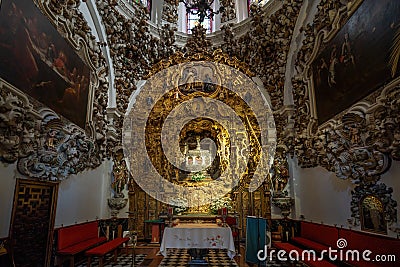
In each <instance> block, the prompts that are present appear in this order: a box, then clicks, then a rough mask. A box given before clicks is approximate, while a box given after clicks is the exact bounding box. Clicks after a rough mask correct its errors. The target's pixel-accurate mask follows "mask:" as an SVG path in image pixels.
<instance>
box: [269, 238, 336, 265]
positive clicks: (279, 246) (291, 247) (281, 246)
mask: <svg viewBox="0 0 400 267" xmlns="http://www.w3.org/2000/svg"><path fill="white" fill-rule="evenodd" d="M273 247H275V248H276V249H279V250H284V251H286V255H285V258H287V259H288V260H289V253H293V252H292V251H297V253H298V255H299V257H300V260H301V262H304V263H305V264H307V265H308V266H311V267H336V265H335V264H333V263H330V262H329V261H327V260H313V259H312V257H310V259H308V256H307V255H308V254H306V255H305V257H304V259H301V255H302V253H303V251H304V250H303V249H301V248H299V247H297V246H295V245H292V244H290V243H284V242H282V243H278V242H277V243H274V245H273ZM292 256H295V255H293V254H292ZM296 256H297V255H296ZM315 259H318V255H316V257H315Z"/></svg>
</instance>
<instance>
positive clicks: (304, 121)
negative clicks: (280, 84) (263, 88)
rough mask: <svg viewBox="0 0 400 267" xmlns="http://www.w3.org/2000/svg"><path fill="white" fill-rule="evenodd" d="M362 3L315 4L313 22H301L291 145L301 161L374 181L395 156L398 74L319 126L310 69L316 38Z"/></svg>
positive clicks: (329, 33) (330, 32) (329, 34)
mask: <svg viewBox="0 0 400 267" xmlns="http://www.w3.org/2000/svg"><path fill="white" fill-rule="evenodd" d="M361 3H362V1H361V0H357V1H352V2H348V3H347V5H345V4H340V3H339V4H338V5H337V6H334V7H332V6H321V5H319V6H318V10H319V12H318V13H317V14H316V16H315V17H314V21H313V24H308V25H307V26H306V27H304V28H303V31H304V32H305V40H304V41H303V46H302V47H301V49H300V51H299V53H298V56H297V60H296V70H297V72H298V75H296V76H295V77H293V79H292V83H293V94H294V101H295V115H296V117H295V133H296V138H295V140H294V148H295V153H296V154H297V156H298V159H299V165H300V166H301V167H315V166H318V165H319V166H322V167H324V168H326V169H327V170H328V171H332V172H335V173H336V175H337V177H339V178H342V179H348V178H350V179H351V180H352V181H353V182H355V183H360V182H361V183H368V184H370V183H372V184H374V183H376V182H377V181H378V180H379V179H380V175H381V174H383V173H385V172H386V171H387V170H388V169H389V168H390V165H391V160H392V159H393V160H399V159H400V157H399V155H400V151H399V150H400V146H399V143H400V142H399V140H400V128H399V122H400V113H399V108H398V102H399V100H398V99H399V97H400V86H399V83H400V79H396V80H393V81H392V82H391V83H390V84H388V85H386V86H385V87H383V88H380V89H378V90H377V91H375V92H374V93H372V94H370V95H369V96H367V97H366V98H364V99H363V100H361V101H359V102H358V103H356V104H354V105H353V106H352V107H350V108H348V109H346V110H344V111H343V112H341V113H340V114H338V115H336V116H334V117H333V118H332V119H330V120H329V121H328V122H326V123H324V124H323V125H321V126H319V127H318V126H317V124H316V112H315V98H314V96H313V95H314V93H313V90H314V89H313V84H312V81H311V78H310V71H309V70H310V64H311V62H312V61H313V59H314V58H315V57H316V54H317V52H318V49H319V47H320V46H321V44H322V43H326V42H328V41H329V40H331V39H332V38H333V37H334V36H335V34H336V33H337V32H338V31H339V30H340V28H341V26H342V25H344V23H345V22H346V21H347V19H348V18H349V17H350V15H351V14H353V13H354V12H355V10H357V8H358V7H359V6H360V5H361ZM325 5H326V4H325ZM317 30H318V31H317Z"/></svg>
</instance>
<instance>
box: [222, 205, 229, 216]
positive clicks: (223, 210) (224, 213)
mask: <svg viewBox="0 0 400 267" xmlns="http://www.w3.org/2000/svg"><path fill="white" fill-rule="evenodd" d="M227 214H228V209H227V208H226V207H224V208H222V215H227Z"/></svg>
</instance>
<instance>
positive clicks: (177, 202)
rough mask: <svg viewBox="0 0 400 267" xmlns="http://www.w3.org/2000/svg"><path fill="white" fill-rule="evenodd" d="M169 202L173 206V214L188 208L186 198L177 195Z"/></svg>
mask: <svg viewBox="0 0 400 267" xmlns="http://www.w3.org/2000/svg"><path fill="white" fill-rule="evenodd" d="M170 204H171V206H173V207H174V214H179V213H182V212H185V211H187V210H188V203H187V200H186V199H183V198H180V197H177V198H175V199H172V200H171V201H170Z"/></svg>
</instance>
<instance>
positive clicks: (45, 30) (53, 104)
mask: <svg viewBox="0 0 400 267" xmlns="http://www.w3.org/2000/svg"><path fill="white" fill-rule="evenodd" d="M0 78H2V79H4V80H5V81H7V82H8V83H10V84H12V85H14V86H15V87H16V88H18V89H19V90H21V91H23V92H24V93H26V94H28V95H29V96H31V97H32V98H34V99H36V100H38V101H39V102H41V103H42V104H44V105H45V106H47V107H49V108H51V109H52V110H54V111H55V112H57V113H58V114H60V115H62V116H64V117H65V118H67V119H68V120H70V121H71V122H73V123H75V124H76V125H78V126H79V127H81V128H83V129H84V128H85V124H86V117H87V108H88V93H89V85H90V69H89V67H88V66H87V65H86V64H85V63H84V62H83V60H82V59H81V58H80V57H79V56H78V54H77V53H76V52H75V50H74V49H73V48H72V46H70V44H68V43H67V41H66V40H65V39H64V38H63V37H62V36H61V35H60V33H59V32H58V31H57V30H56V29H55V27H54V26H53V25H52V24H51V23H50V21H49V20H48V18H47V17H46V16H45V15H43V14H42V13H41V11H40V10H39V8H38V7H37V6H36V5H35V4H34V2H33V1H32V0H2V1H1V6H0Z"/></svg>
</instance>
